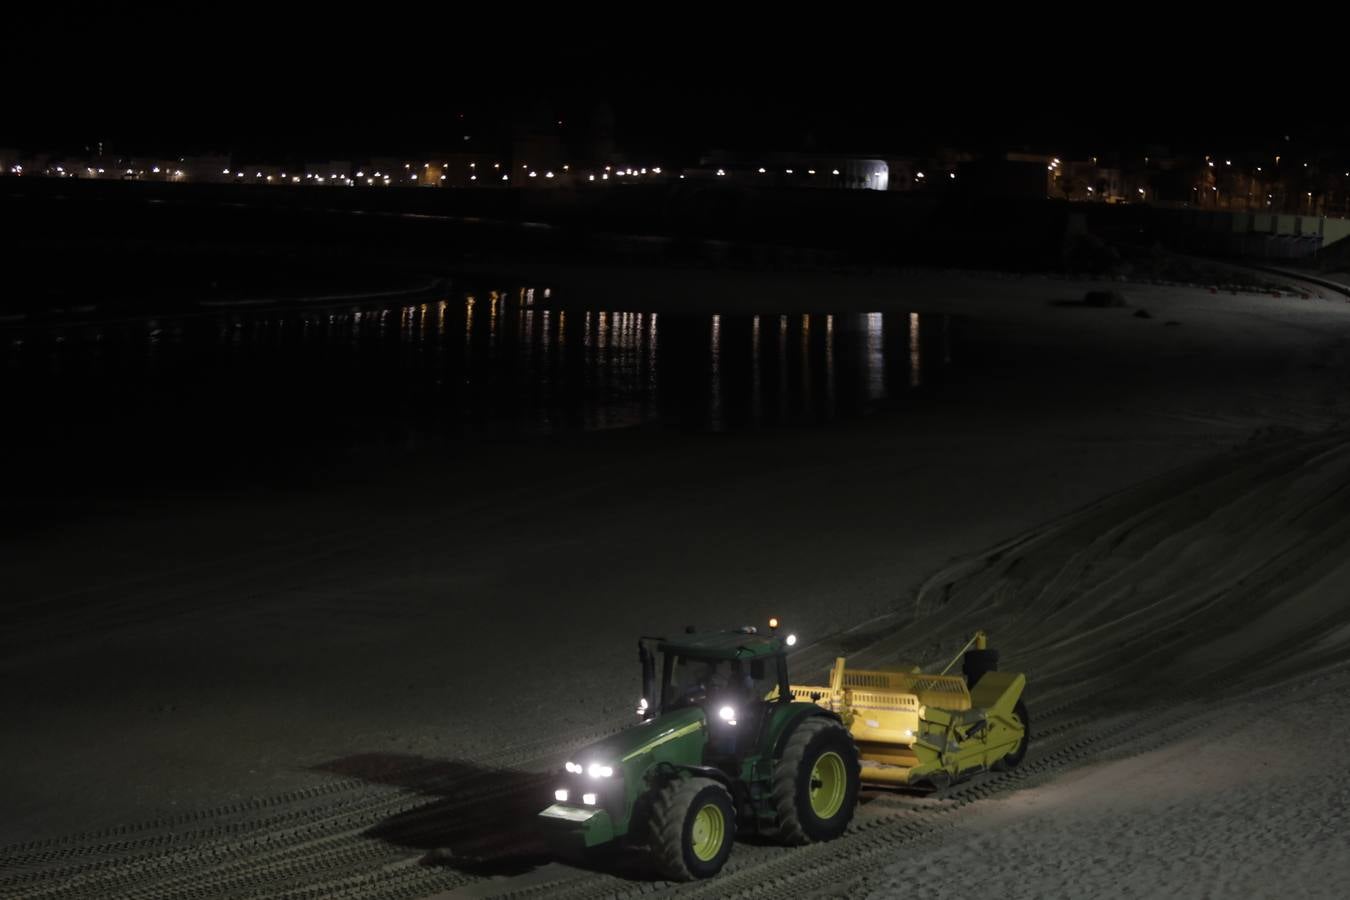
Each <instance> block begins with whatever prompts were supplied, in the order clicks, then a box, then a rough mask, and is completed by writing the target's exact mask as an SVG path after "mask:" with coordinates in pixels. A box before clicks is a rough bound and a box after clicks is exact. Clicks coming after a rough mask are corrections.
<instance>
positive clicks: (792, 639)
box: [787, 634, 797, 647]
mask: <svg viewBox="0 0 1350 900" xmlns="http://www.w3.org/2000/svg"><path fill="white" fill-rule="evenodd" d="M796 643H797V636H796V635H795V634H789V635H788V636H787V645H788V646H789V647H792V646H795V645H796Z"/></svg>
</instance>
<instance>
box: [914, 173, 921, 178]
mask: <svg viewBox="0 0 1350 900" xmlns="http://www.w3.org/2000/svg"><path fill="white" fill-rule="evenodd" d="M914 177H915V178H922V177H923V173H922V172H919V173H918V174H916V175H915V176H914Z"/></svg>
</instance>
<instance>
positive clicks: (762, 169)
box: [759, 166, 764, 175]
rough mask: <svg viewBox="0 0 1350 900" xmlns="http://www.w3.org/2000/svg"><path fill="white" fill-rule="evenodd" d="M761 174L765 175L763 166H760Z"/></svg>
mask: <svg viewBox="0 0 1350 900" xmlns="http://www.w3.org/2000/svg"><path fill="white" fill-rule="evenodd" d="M759 174H761V175H763V174H764V167H763V166H760V167H759Z"/></svg>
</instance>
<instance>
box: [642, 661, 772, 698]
mask: <svg viewBox="0 0 1350 900" xmlns="http://www.w3.org/2000/svg"><path fill="white" fill-rule="evenodd" d="M664 675H665V681H664V684H663V685H662V692H661V699H662V705H663V706H664V707H665V708H666V709H677V708H679V707H682V706H692V705H707V704H708V703H709V702H713V703H717V704H719V705H720V704H727V705H731V706H733V707H738V708H739V707H743V706H745V705H747V704H749V703H751V702H754V701H757V700H764V699H766V698H768V697H769V695H770V694H772V693H774V691H775V689H776V688H777V687H778V672H777V670H776V667H775V666H773V665H772V664H771V662H770V661H769V660H765V659H748V660H743V659H709V658H706V657H699V656H686V655H679V654H673V655H671V656H667V657H666V665H665V673H664Z"/></svg>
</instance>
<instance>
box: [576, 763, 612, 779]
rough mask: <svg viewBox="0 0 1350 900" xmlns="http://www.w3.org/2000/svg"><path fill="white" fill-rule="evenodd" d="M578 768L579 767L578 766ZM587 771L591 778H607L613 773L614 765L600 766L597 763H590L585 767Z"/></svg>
mask: <svg viewBox="0 0 1350 900" xmlns="http://www.w3.org/2000/svg"><path fill="white" fill-rule="evenodd" d="M578 768H580V767H579V766H578ZM587 772H589V773H590V776H591V777H592V778H608V777H610V776H611V775H613V774H614V767H613V766H602V765H600V764H599V763H591V767H590V768H589V769H587Z"/></svg>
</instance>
